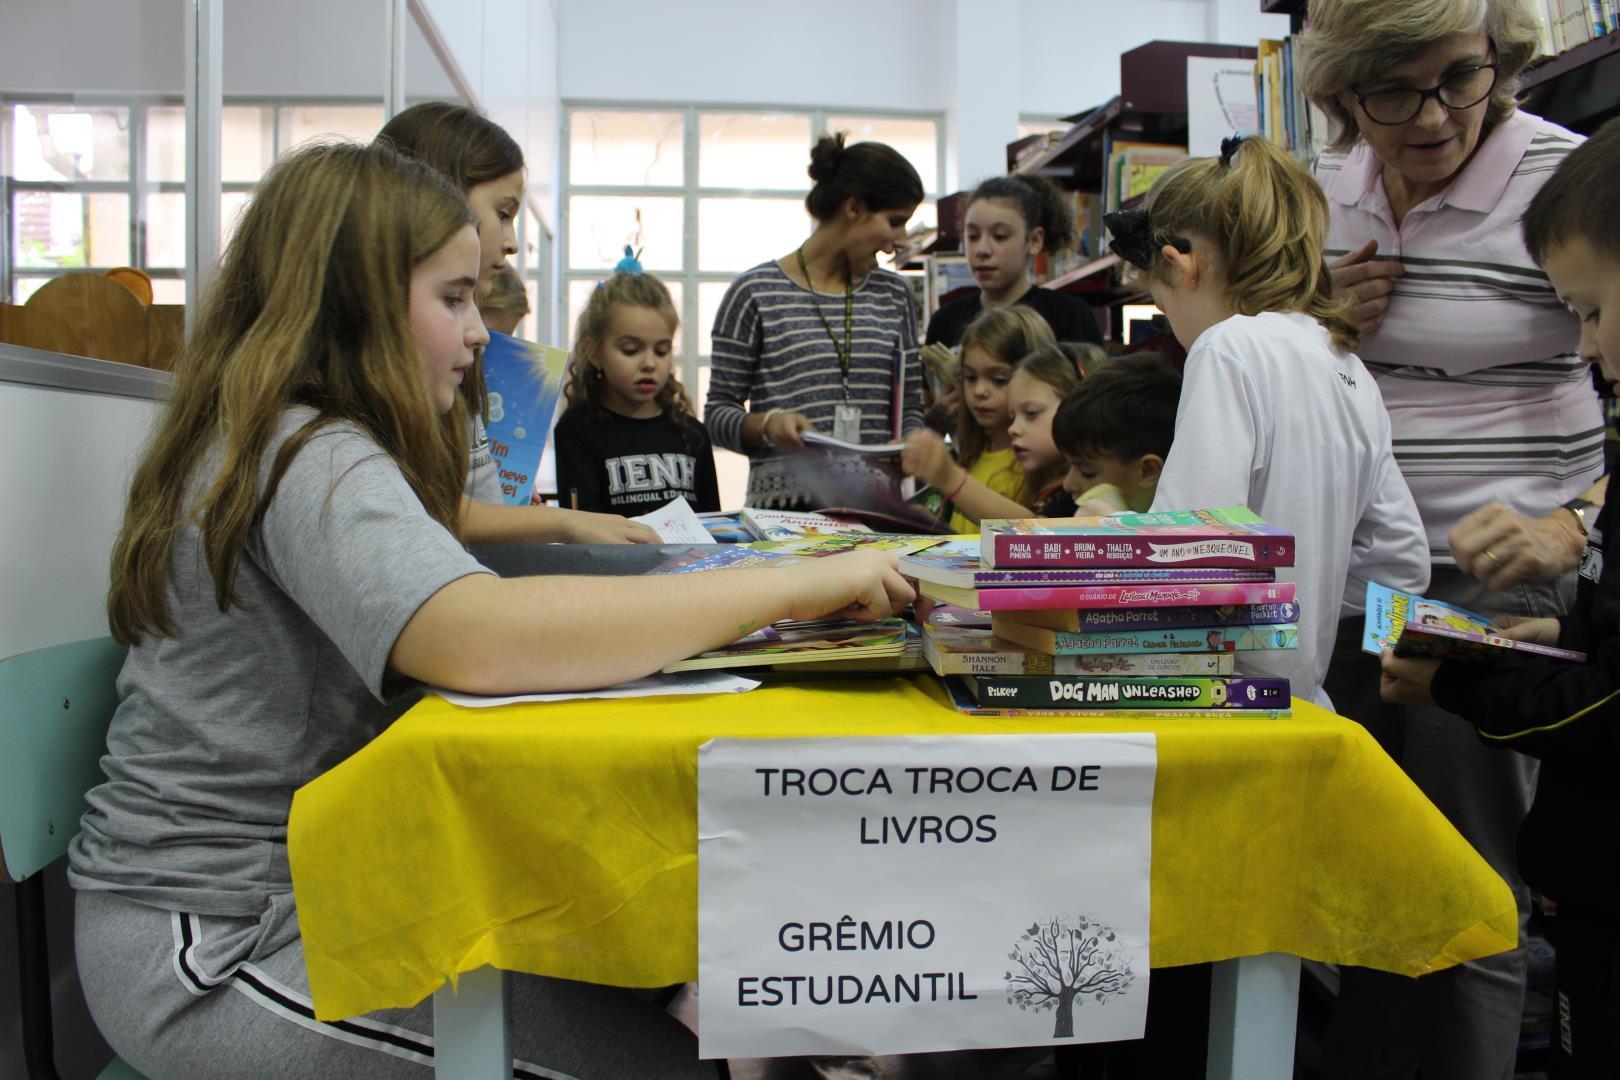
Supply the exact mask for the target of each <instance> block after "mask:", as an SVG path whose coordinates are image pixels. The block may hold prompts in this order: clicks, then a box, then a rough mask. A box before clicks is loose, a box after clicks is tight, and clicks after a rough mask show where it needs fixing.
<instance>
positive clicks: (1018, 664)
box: [929, 651, 1234, 679]
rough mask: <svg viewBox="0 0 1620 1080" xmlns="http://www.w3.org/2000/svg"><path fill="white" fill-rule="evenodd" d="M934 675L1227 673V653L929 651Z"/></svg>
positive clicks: (1162, 675) (1170, 675)
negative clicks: (1086, 654) (1111, 653)
mask: <svg viewBox="0 0 1620 1080" xmlns="http://www.w3.org/2000/svg"><path fill="white" fill-rule="evenodd" d="M929 663H930V666H932V667H933V669H934V673H935V674H936V675H1109V676H1115V677H1131V678H1155V679H1157V678H1185V677H1187V676H1194V675H1198V676H1210V675H1230V674H1232V671H1233V670H1234V660H1233V657H1232V655H1231V654H1230V653H1183V654H1179V655H1173V656H1165V655H1139V656H1053V655H1052V654H1050V653H1038V652H1037V653H1026V652H938V651H930V654H929Z"/></svg>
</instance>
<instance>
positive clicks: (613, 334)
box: [597, 304, 675, 419]
mask: <svg viewBox="0 0 1620 1080" xmlns="http://www.w3.org/2000/svg"><path fill="white" fill-rule="evenodd" d="M674 334H675V328H674V327H672V326H670V325H669V322H668V321H667V320H666V319H665V318H664V316H663V315H661V314H659V313H658V312H657V311H655V310H654V309H652V308H649V307H641V306H639V305H635V306H632V305H629V304H620V305H619V306H617V307H615V308H614V309H613V312H612V317H611V318H609V319H608V327H607V333H606V334H605V335H604V336H603V339H602V350H601V354H600V356H598V358H597V364H598V366H599V367H601V369H602V391H603V392H602V404H603V405H605V406H607V408H609V409H611V410H612V411H613V412H616V413H618V414H619V415H621V416H630V417H636V418H640V419H646V418H647V417H652V416H657V415H658V414H659V412H661V411H662V410H661V409H660V407H659V405H658V401H657V398H658V391H660V390H662V389H663V388H664V384H665V383H667V382H669V369H670V352H671V351H672V350H673V348H674Z"/></svg>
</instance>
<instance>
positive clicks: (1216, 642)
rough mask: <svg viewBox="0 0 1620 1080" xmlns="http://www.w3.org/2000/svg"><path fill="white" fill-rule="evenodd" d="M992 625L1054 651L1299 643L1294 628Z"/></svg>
mask: <svg viewBox="0 0 1620 1080" xmlns="http://www.w3.org/2000/svg"><path fill="white" fill-rule="evenodd" d="M990 625H991V630H992V632H993V633H995V634H996V635H997V636H998V637H1003V638H1006V639H1007V640H1008V641H1012V642H1017V643H1018V644H1020V645H1024V646H1027V647H1028V648H1032V649H1040V650H1042V651H1043V652H1049V653H1052V654H1053V655H1056V656H1107V655H1111V654H1116V655H1125V656H1129V655H1136V654H1143V653H1202V652H1208V653H1229V652H1258V651H1261V650H1269V649H1297V648H1299V627H1298V626H1296V625H1294V624H1292V623H1282V624H1279V625H1270V626H1217V627H1211V628H1209V629H1207V630H1206V629H1202V628H1197V627H1183V628H1180V629H1173V630H1101V631H1082V632H1079V633H1069V632H1067V631H1063V630H1042V629H1037V628H1035V627H1028V626H1020V625H1018V624H1017V623H1012V622H1009V621H1007V620H1005V619H1002V618H1000V617H997V618H995V619H993V620H991V624H990Z"/></svg>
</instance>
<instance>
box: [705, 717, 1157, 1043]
mask: <svg viewBox="0 0 1620 1080" xmlns="http://www.w3.org/2000/svg"><path fill="white" fill-rule="evenodd" d="M1156 770H1157V746H1156V743H1155V741H1154V737H1153V735H1152V734H1149V733H1142V734H1134V733H1127V734H1095V735H1028V736H1002V735H982V736H980V735H967V736H952V737H949V738H934V737H923V736H912V737H893V738H889V737H884V738H877V737H874V738H841V739H716V740H714V741H712V742H710V743H708V744H706V745H705V746H704V747H703V748H702V749H701V750H700V751H699V755H698V980H699V985H700V986H701V987H702V988H703V992H702V994H701V995H700V997H699V999H698V1010H699V1017H698V1030H699V1050H700V1053H701V1055H702V1056H703V1057H705V1058H713V1057H770V1056H780V1055H789V1054H898V1053H910V1052H923V1051H933V1050H957V1049H972V1048H981V1047H982V1048H988V1047H1004V1046H1040V1045H1048V1044H1064V1043H1080V1042H1102V1041H1113V1040H1119V1039H1135V1038H1140V1037H1141V1035H1142V1028H1143V1023H1144V1020H1145V1018H1146V1009H1147V989H1148V887H1149V872H1150V856H1151V846H1152V808H1153V786H1154V781H1155V775H1156Z"/></svg>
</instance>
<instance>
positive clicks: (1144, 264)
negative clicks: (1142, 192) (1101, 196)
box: [1103, 207, 1192, 271]
mask: <svg viewBox="0 0 1620 1080" xmlns="http://www.w3.org/2000/svg"><path fill="white" fill-rule="evenodd" d="M1103 224H1104V225H1105V226H1107V228H1108V232H1109V234H1110V236H1111V237H1112V239H1111V240H1110V241H1109V242H1108V250H1110V251H1112V252H1113V253H1114V254H1115V255H1118V256H1119V257H1120V258H1122V259H1124V260H1125V261H1126V262H1128V263H1130V264H1131V265H1132V266H1134V267H1136V268H1137V269H1138V270H1143V271H1146V270H1148V269H1150V268H1151V267H1152V266H1153V260H1154V259H1155V258H1157V257H1158V254H1159V249H1160V248H1161V247H1163V246H1164V245H1166V244H1169V245H1170V246H1171V247H1173V248H1175V249H1176V250H1177V251H1179V252H1181V253H1182V254H1183V255H1186V254H1187V253H1189V252H1191V251H1192V241H1190V240H1188V239H1187V238H1186V237H1184V236H1170V235H1167V234H1165V233H1161V232H1159V231H1158V230H1156V229H1154V227H1153V222H1152V219H1151V218H1150V217H1149V216H1148V211H1147V210H1146V209H1145V208H1142V207H1137V208H1136V209H1135V210H1116V211H1114V212H1113V213H1109V214H1104V215H1103Z"/></svg>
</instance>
